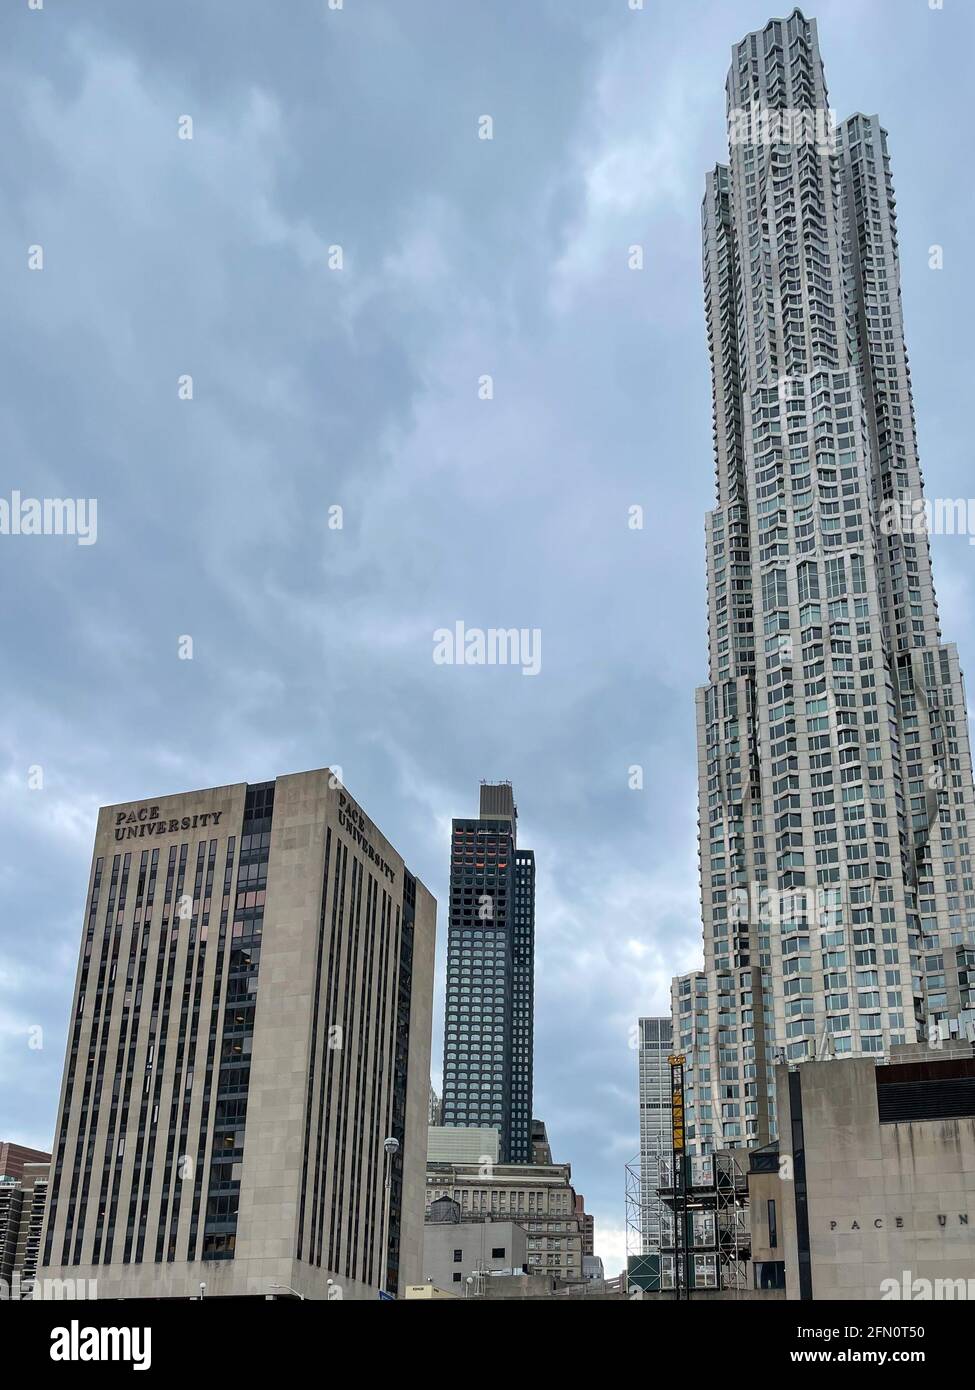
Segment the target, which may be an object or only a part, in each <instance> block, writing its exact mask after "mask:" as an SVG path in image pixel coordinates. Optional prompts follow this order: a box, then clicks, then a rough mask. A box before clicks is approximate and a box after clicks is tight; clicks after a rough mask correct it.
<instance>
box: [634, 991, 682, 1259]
mask: <svg viewBox="0 0 975 1390" xmlns="http://www.w3.org/2000/svg"><path fill="white" fill-rule="evenodd" d="M672 1031H673V1030H672V1027H671V1021H670V1019H669V1018H641V1019H640V1024H639V1043H640V1048H639V1053H638V1056H639V1067H640V1238H641V1252H640V1253H641V1254H643V1255H651V1254H659V1253H660V1234H661V1222H662V1219H663V1215H664V1204H663V1202H662V1201H661V1200H660V1198H659V1197H658V1196H657V1189H658V1187H659V1185H660V1160H661V1159H662V1158H668V1157H670V1154H671V1147H672V1142H673V1133H672V1129H671V1123H670V1066H669V1064H668V1061H667V1059H668V1057H669V1056H670V1053H671V1050H672V1048H671V1037H672Z"/></svg>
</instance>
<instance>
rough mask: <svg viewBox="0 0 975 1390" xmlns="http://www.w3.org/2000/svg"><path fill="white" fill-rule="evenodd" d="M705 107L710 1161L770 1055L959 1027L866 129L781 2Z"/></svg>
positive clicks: (938, 700)
mask: <svg viewBox="0 0 975 1390" xmlns="http://www.w3.org/2000/svg"><path fill="white" fill-rule="evenodd" d="M727 109H728V128H729V147H730V148H729V160H728V163H726V164H718V165H717V166H716V167H715V169H714V170H713V171H712V172H711V173H710V174H709V175H708V177H707V185H706V193H705V198H704V205H703V216H702V220H703V268H704V283H705V299H706V309H707V324H708V340H709V346H710V354H711V365H712V377H713V418H714V447H715V467H716V480H717V505H716V507H715V509H714V510H713V511H712V512H711V513H709V515H708V518H707V526H706V534H707V569H708V642H709V684H708V685H707V686H705V687H704V688H703V689H701V690H700V691H699V692H698V698H697V727H698V750H699V784H700V801H699V822H700V867H701V894H702V910H703V922H704V952H705V969H706V974H707V981H708V1040H709V1047H710V1054H711V1055H710V1069H711V1073H712V1081H713V1082H714V1083H715V1084H716V1085H717V1086H719V1087H720V1094H721V1095H722V1097H724V1098H725V1100H726V1102H727V1104H728V1105H729V1106H734V1107H735V1108H734V1109H733V1110H730V1111H729V1112H728V1113H727V1114H726V1115H722V1114H719V1113H718V1112H716V1111H714V1112H713V1113H712V1117H711V1121H710V1123H711V1125H712V1129H713V1134H712V1135H711V1136H709V1138H710V1139H711V1141H712V1142H713V1144H714V1145H715V1146H716V1147H729V1146H737V1145H748V1144H756V1143H761V1142H763V1135H762V1122H763V1116H762V1109H763V1107H768V1108H769V1110H770V1112H772V1111H774V1088H773V1085H772V1079H771V1048H772V1046H773V1045H774V1046H775V1047H777V1048H781V1049H782V1050H783V1052H784V1055H785V1056H786V1058H788V1059H789V1060H790V1061H799V1060H802V1059H805V1058H808V1057H810V1056H815V1055H821V1054H822V1053H823V1052H825V1051H826V1050H827V1049H828V1050H830V1051H831V1052H832V1053H835V1054H837V1055H842V1054H848V1055H863V1056H869V1057H874V1058H876V1059H880V1058H882V1057H883V1056H884V1054H885V1053H887V1052H888V1051H889V1049H890V1048H891V1047H892V1046H898V1045H902V1044H905V1043H909V1042H913V1041H914V1040H915V1038H916V1037H918V1036H919V1034H920V1035H922V1036H923V1035H924V1034H925V1032H926V1031H927V1029H928V1028H930V1027H932V1026H935V1027H937V1028H939V1029H940V1031H941V1032H943V1033H944V1035H946V1036H953V1035H955V1034H964V1032H965V1031H966V1029H967V1028H969V1027H970V1025H971V1022H972V1018H973V1015H972V1004H973V996H972V990H971V987H970V980H971V964H970V962H971V954H972V947H973V945H975V891H973V887H975V885H973V878H972V855H971V843H970V839H969V832H970V830H971V829H972V828H973V826H972V818H973V813H975V803H973V786H972V765H971V753H970V748H969V737H968V729H967V722H966V714H965V710H966V703H965V694H964V688H963V683H962V676H961V671H960V668H959V664H958V656H957V652H956V650H955V648H954V647H953V646H951V645H950V644H946V643H944V642H943V640H942V636H941V631H940V627H939V622H938V611H937V605H936V602H935V597H934V589H933V585H932V578H931V564H930V556H929V547H928V540H927V535H926V534H925V533H924V532H923V531H919V530H918V529H916V528H911V529H910V530H908V529H906V528H904V527H902V526H900V525H898V524H896V518H897V517H898V516H899V515H901V514H902V513H903V512H904V511H905V510H906V511H907V512H911V513H912V514H913V513H914V512H915V511H916V509H917V508H918V507H920V506H922V505H923V492H922V481H921V474H920V468H919V464H918V455H917V443H916V436H915V424H914V411H913V403H912V397H911V381H910V372H909V368H908V363H907V355H906V349H905V344H904V330H903V320H902V313H901V296H900V284H899V265H898V251H897V230H896V218H895V212H894V194H893V187H892V183H891V174H890V162H889V157H888V151H887V139H886V135H885V132H884V131H883V129H882V128H881V126H880V125H879V123H878V122H877V120H876V119H875V118H872V117H865V116H862V115H855V116H853V117H851V118H850V119H849V120H847V121H846V122H844V123H843V124H842V125H841V126H840V127H839V129H838V130H834V129H833V125H832V116H831V113H830V111H829V101H828V95H827V90H826V83H825V77H824V72H823V65H822V61H821V58H820V52H819V43H818V35H817V30H816V24H815V22H814V21H811V20H807V19H806V18H805V17H804V16H803V14H802V13H801V11H799V10H794V11H793V13H792V14H791V16H790V17H789V18H788V19H783V20H772V21H770V23H769V24H768V25H766V27H765V28H764V29H763V30H759V31H756V32H755V33H752V34H749V35H748V36H746V38H745V39H744V40H743V41H742V42H741V43H739V44H737V45H736V46H735V48H734V50H733V59H732V66H731V70H730V73H729V75H728V81H727ZM755 966H759V967H760V968H761V972H762V975H761V982H760V983H761V992H760V993H756V990H755V987H754V986H755V981H754V978H753V977H752V976H751V975H749V976H748V978H747V979H746V978H744V972H748V971H750V969H751V968H752V967H755ZM763 1029H764V1034H765V1036H764V1045H765V1055H764V1058H763V1057H762V1056H761V1055H760V1053H761V1049H762V1046H763V1037H762V1033H763ZM701 1094H702V1087H701V1086H700V1083H699V1084H698V1096H699V1098H700V1096H701ZM770 1119H771V1121H772V1123H773V1124H774V1114H771V1113H770Z"/></svg>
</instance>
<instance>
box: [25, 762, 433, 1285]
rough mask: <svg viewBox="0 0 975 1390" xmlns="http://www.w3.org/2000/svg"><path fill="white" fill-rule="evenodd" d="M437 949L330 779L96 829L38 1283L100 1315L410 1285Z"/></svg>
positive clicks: (237, 789) (150, 805)
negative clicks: (130, 1300) (129, 1305)
mask: <svg viewBox="0 0 975 1390" xmlns="http://www.w3.org/2000/svg"><path fill="white" fill-rule="evenodd" d="M435 932H436V904H435V902H434V900H433V898H432V897H431V896H430V894H429V893H428V892H427V890H426V889H425V888H424V887H423V885H422V884H421V883H419V882H418V881H417V880H416V879H415V878H414V877H413V875H412V874H410V873H409V871H408V870H407V868H406V865H405V864H404V862H403V859H402V858H401V856H400V855H399V853H398V852H397V851H396V850H395V849H394V848H393V846H392V845H391V844H390V843H389V841H388V840H386V838H385V837H384V836H383V835H382V833H381V832H380V831H379V829H378V827H377V826H376V825H375V824H374V823H373V822H372V821H371V820H370V819H369V818H368V817H367V816H366V815H365V813H364V812H363V811H362V810H361V808H360V807H358V806H357V805H356V803H355V802H354V801H353V800H352V798H351V797H350V795H349V793H348V792H347V791H346V790H345V788H344V787H342V785H341V783H340V782H339V781H338V780H337V779H336V778H335V777H334V776H333V775H332V774H331V773H330V772H329V770H328V769H327V768H326V769H321V770H319V771H315V772H306V773H298V774H294V775H289V776H283V777H278V778H277V779H276V781H274V782H267V783H261V784H259V785H256V786H248V785H245V784H238V785H234V786H225V787H216V788H211V789H210V790H207V791H198V792H188V793H185V794H182V795H177V796H167V797H159V798H157V799H155V800H154V801H152V802H149V801H145V802H135V803H131V804H125V805H120V806H110V807H103V808H102V810H101V811H100V813H99V818H98V827H97V832H96V836H95V846H94V855H93V859H92V869H91V878H90V884H89V890H88V900H87V905H86V908H85V919H84V927H83V933H82V943H81V952H80V959H79V964H78V974H77V982H76V986H75V994H74V1006H73V1010H72V1017H71V1022H70V1025H69V1035H68V1044H67V1055H66V1059H65V1070H64V1081H63V1084H62V1091H61V1103H60V1112H59V1118H58V1129H57V1145H56V1150H55V1154H54V1158H53V1162H52V1166H51V1182H50V1193H49V1204H48V1212H47V1218H46V1229H45V1238H44V1250H43V1272H44V1274H45V1276H48V1275H50V1276H52V1277H58V1276H62V1277H70V1278H75V1279H79V1278H80V1279H90V1280H95V1281H97V1288H98V1294H99V1296H100V1297H103V1298H104V1297H125V1296H144V1297H189V1296H196V1295H197V1293H198V1291H199V1289H200V1286H201V1284H205V1285H206V1292H207V1296H208V1297H209V1296H221V1295H227V1296H248V1295H249V1296H262V1297H263V1296H266V1295H267V1293H268V1292H269V1290H271V1289H273V1288H284V1289H290V1290H294V1291H297V1292H298V1293H300V1294H302V1295H304V1296H305V1297H309V1298H318V1297H326V1296H327V1294H326V1289H327V1285H328V1281H332V1282H333V1285H337V1286H339V1287H340V1289H341V1290H342V1293H343V1296H345V1297H351V1298H356V1297H370V1296H371V1297H375V1296H376V1291H377V1290H379V1289H381V1288H386V1289H388V1290H390V1291H393V1292H395V1290H396V1289H397V1288H398V1287H400V1286H401V1285H405V1284H406V1283H409V1282H411V1281H415V1280H416V1279H417V1278H418V1276H419V1272H420V1264H421V1259H422V1239H423V1212H424V1196H423V1194H424V1176H425V1171H426V1133H427V1113H428V1106H429V1078H430V1067H429V1062H430V1029H431V1020H432V989H433V962H434V941H435ZM387 1140H395V1141H396V1144H395V1149H396V1151H395V1152H394V1153H392V1154H390V1153H387V1148H388V1149H392V1148H394V1145H387V1144H386V1141H387Z"/></svg>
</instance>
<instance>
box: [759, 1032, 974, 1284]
mask: <svg viewBox="0 0 975 1390" xmlns="http://www.w3.org/2000/svg"><path fill="white" fill-rule="evenodd" d="M776 1082H777V1090H778V1109H779V1114H780V1116H781V1117H782V1124H781V1128H782V1133H783V1136H785V1135H788V1136H789V1138H788V1141H786V1140H785V1139H784V1138H783V1139H782V1140H780V1141H779V1143H778V1144H777V1145H775V1146H772V1147H773V1149H774V1152H771V1151H763V1150H758V1151H755V1152H754V1153H752V1154H751V1155H750V1156H749V1157H750V1158H751V1160H752V1169H753V1171H752V1173H751V1174H750V1177H749V1188H750V1194H751V1229H752V1236H751V1248H752V1261H753V1265H752V1274H753V1278H752V1284H753V1286H754V1287H755V1288H756V1289H784V1290H785V1297H786V1298H787V1299H790V1300H802V1301H809V1300H834V1299H842V1300H865V1301H881V1300H882V1301H895V1302H896V1301H902V1300H911V1301H927V1300H938V1301H941V1300H955V1299H964V1300H971V1299H975V1056H973V1049H972V1046H971V1044H966V1043H958V1042H948V1043H945V1044H944V1045H942V1046H940V1047H939V1048H936V1049H929V1048H927V1047H923V1046H917V1045H914V1046H905V1047H898V1048H895V1049H894V1050H893V1051H892V1053H891V1060H890V1062H889V1063H882V1064H880V1065H875V1064H874V1062H873V1060H872V1059H870V1058H842V1059H841V1058H835V1059H832V1060H829V1061H821V1062H811V1063H806V1064H804V1065H802V1066H794V1067H791V1068H790V1067H788V1066H784V1065H783V1066H779V1067H777V1069H776Z"/></svg>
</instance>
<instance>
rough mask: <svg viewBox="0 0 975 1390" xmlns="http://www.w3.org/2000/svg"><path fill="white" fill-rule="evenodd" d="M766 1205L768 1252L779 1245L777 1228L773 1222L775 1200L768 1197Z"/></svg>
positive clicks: (774, 1221)
mask: <svg viewBox="0 0 975 1390" xmlns="http://www.w3.org/2000/svg"><path fill="white" fill-rule="evenodd" d="M766 1205H767V1207H768V1246H769V1249H770V1250H775V1249H776V1248H777V1246H778V1244H779V1228H778V1225H777V1223H776V1220H775V1198H774V1197H770V1198H769V1200H768V1202H767V1204H766Z"/></svg>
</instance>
